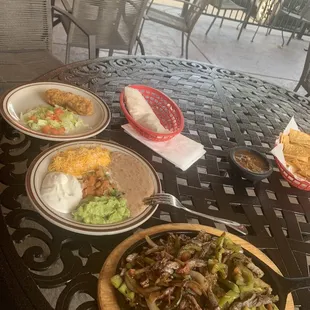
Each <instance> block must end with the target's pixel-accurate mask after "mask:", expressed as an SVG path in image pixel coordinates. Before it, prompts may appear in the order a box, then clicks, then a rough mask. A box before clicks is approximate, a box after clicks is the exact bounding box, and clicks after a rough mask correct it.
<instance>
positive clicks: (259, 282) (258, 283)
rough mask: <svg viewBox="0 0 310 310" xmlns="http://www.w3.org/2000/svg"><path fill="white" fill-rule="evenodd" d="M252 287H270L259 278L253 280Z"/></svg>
mask: <svg viewBox="0 0 310 310" xmlns="http://www.w3.org/2000/svg"><path fill="white" fill-rule="evenodd" d="M254 286H255V287H261V288H269V287H270V285H269V284H267V283H266V282H265V281H263V280H262V279H260V278H255V279H254Z"/></svg>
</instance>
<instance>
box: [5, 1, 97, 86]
mask: <svg viewBox="0 0 310 310" xmlns="http://www.w3.org/2000/svg"><path fill="white" fill-rule="evenodd" d="M0 8H1V9H0V92H1V90H2V91H4V90H7V89H9V88H12V87H15V86H18V85H20V84H23V83H26V82H29V81H31V80H33V79H35V78H37V77H38V76H40V75H42V74H44V73H46V72H48V71H51V70H53V69H56V68H57V67H59V66H62V65H63V64H62V62H61V61H59V60H58V59H56V58H55V57H54V56H53V55H52V5H51V1H50V0H27V1H25V0H14V1H7V0H0ZM53 9H54V10H57V11H58V12H59V13H61V14H67V13H66V12H63V10H61V9H59V8H57V7H54V6H53ZM68 18H69V17H68ZM81 29H82V31H84V32H85V33H87V30H86V29H84V28H81ZM93 55H95V51H94V52H93Z"/></svg>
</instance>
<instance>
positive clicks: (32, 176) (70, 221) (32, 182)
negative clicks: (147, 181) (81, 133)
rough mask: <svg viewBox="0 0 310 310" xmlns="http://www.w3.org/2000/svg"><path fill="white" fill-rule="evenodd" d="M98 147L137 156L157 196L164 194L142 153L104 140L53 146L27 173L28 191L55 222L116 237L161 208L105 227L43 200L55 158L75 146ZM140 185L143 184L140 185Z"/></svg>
mask: <svg viewBox="0 0 310 310" xmlns="http://www.w3.org/2000/svg"><path fill="white" fill-rule="evenodd" d="M81 146H85V147H96V146H100V147H102V148H106V149H108V150H110V151H112V152H115V151H117V152H122V153H124V154H127V155H130V156H133V157H135V158H137V159H138V160H139V161H140V163H141V164H143V165H144V166H145V168H146V169H147V170H148V172H149V174H150V177H151V178H152V181H153V185H154V189H155V190H154V193H159V192H161V184H160V180H159V178H158V176H157V173H156V171H155V170H154V168H153V167H152V166H151V164H150V163H149V162H148V161H147V160H145V159H144V158H143V157H142V156H140V155H139V154H138V153H136V152H134V151H132V150H131V149H129V148H126V147H124V146H122V145H120V144H117V143H114V142H110V141H102V140H101V141H100V140H83V141H75V142H67V143H60V144H57V145H54V146H52V147H50V148H49V149H47V150H45V151H44V152H42V153H41V154H39V155H38V156H37V157H36V158H35V159H34V160H33V162H32V163H31V165H30V167H29V168H28V170H27V174H26V181H25V183H26V191H27V195H28V197H29V199H30V201H31V202H32V204H33V205H34V207H35V208H36V210H37V211H38V212H39V213H40V214H41V215H42V216H43V217H44V218H46V219H47V220H48V221H50V222H51V223H53V224H55V225H57V226H59V227H61V228H64V229H67V230H70V231H73V232H77V233H81V234H86V235H114V234H119V233H122V232H125V231H128V230H131V229H134V228H136V227H138V226H139V225H141V224H142V223H144V222H145V221H147V220H148V219H149V218H150V217H151V216H152V214H153V213H154V212H155V211H156V209H157V206H148V207H147V208H146V209H145V210H144V211H143V212H142V213H141V214H139V215H138V216H136V217H134V218H129V219H128V220H125V221H122V222H119V223H114V224H104V225H93V224H85V223H81V222H78V221H76V220H74V218H73V217H72V216H71V214H70V213H69V214H65V213H61V212H58V211H56V210H54V209H52V208H50V207H49V206H47V205H46V204H45V203H44V202H43V200H42V199H41V195H40V189H41V184H42V181H43V179H44V177H45V175H46V174H47V168H48V165H49V164H50V161H51V158H52V157H54V156H55V155H56V154H57V153H58V152H61V151H64V150H66V149H68V148H72V147H81ZM137 186H139V185H137Z"/></svg>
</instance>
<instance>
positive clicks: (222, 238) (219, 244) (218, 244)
mask: <svg viewBox="0 0 310 310" xmlns="http://www.w3.org/2000/svg"><path fill="white" fill-rule="evenodd" d="M225 236H226V234H225V233H222V234H221V236H220V237H219V238H218V239H217V241H216V247H217V248H222V247H223V244H224V241H225Z"/></svg>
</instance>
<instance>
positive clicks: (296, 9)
mask: <svg viewBox="0 0 310 310" xmlns="http://www.w3.org/2000/svg"><path fill="white" fill-rule="evenodd" d="M281 16H282V19H283V17H284V16H285V17H286V19H287V20H291V21H292V20H294V23H293V28H292V33H291V36H290V37H289V39H288V41H287V43H286V45H289V43H290V42H291V39H292V38H293V37H294V36H295V33H296V32H297V28H298V27H299V26H300V29H302V28H303V26H304V25H305V24H309V23H310V3H309V1H307V2H306V3H304V4H303V5H301V6H300V5H297V3H296V1H295V2H294V1H292V3H290V5H289V6H288V5H287V3H286V2H284V1H283V2H281V5H280V10H279V12H278V14H277V15H276V16H275V18H274V19H273V21H272V23H271V25H270V27H269V29H268V34H270V33H271V31H272V29H274V28H275V27H276V26H277V23H278V21H279V19H280V17H281ZM281 28H282V34H283V30H284V26H282V27H281ZM283 45H284V38H283V43H282V46H283Z"/></svg>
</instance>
